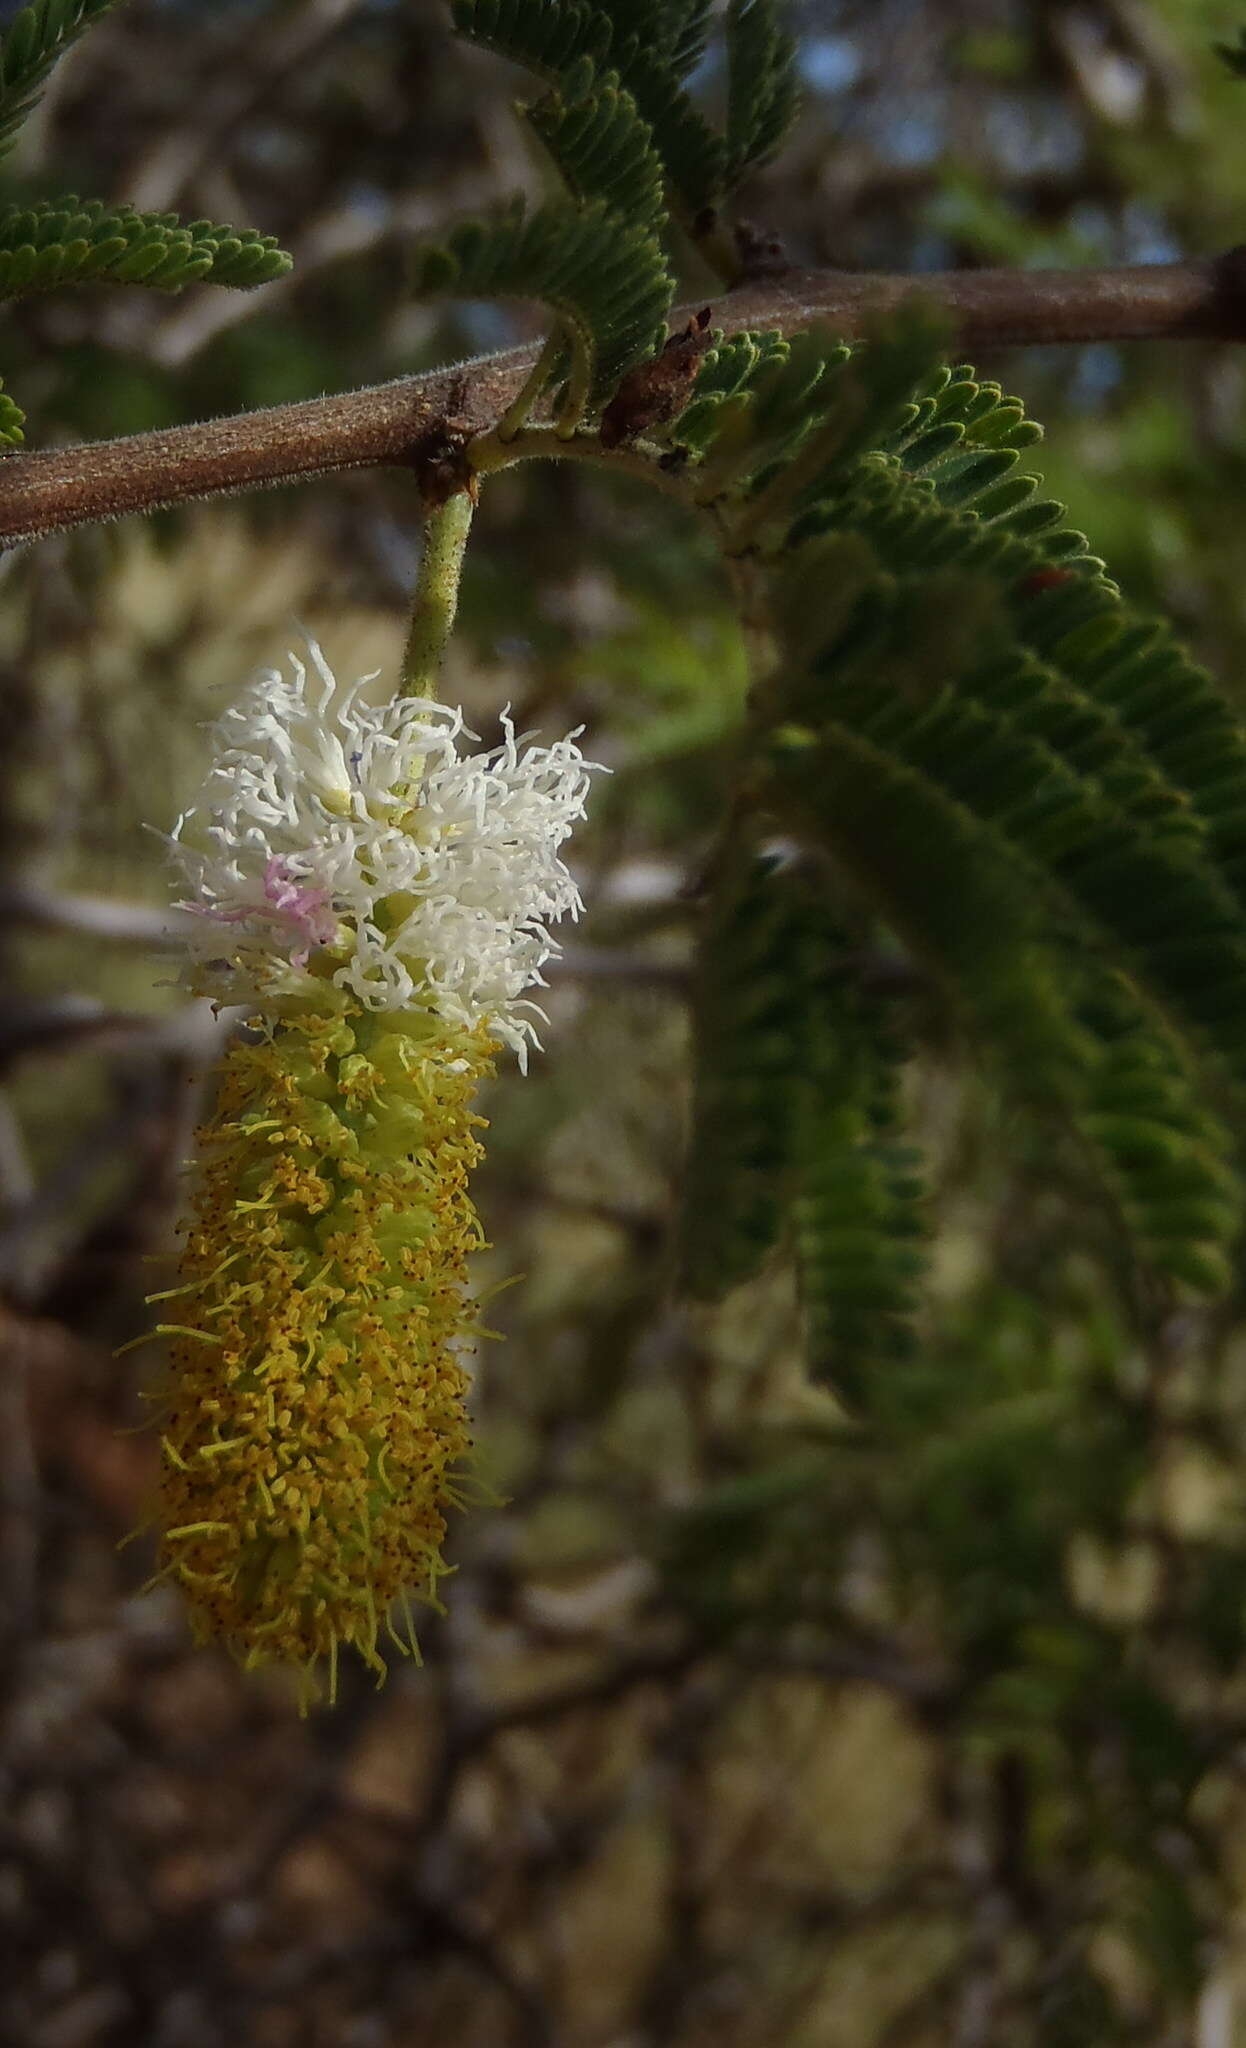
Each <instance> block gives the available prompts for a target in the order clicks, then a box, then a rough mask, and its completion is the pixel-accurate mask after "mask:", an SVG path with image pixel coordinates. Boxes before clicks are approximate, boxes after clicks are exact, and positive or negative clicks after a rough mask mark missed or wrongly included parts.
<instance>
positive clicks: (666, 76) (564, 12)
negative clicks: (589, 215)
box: [453, 0, 796, 234]
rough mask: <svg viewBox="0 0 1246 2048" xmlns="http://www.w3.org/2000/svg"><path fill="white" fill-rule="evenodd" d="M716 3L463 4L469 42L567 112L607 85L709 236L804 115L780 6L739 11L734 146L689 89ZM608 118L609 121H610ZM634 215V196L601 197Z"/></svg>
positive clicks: (688, 215) (733, 61)
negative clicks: (536, 82)
mask: <svg viewBox="0 0 1246 2048" xmlns="http://www.w3.org/2000/svg"><path fill="white" fill-rule="evenodd" d="M711 14H712V9H711V7H710V5H709V0H455V4H454V7H453V15H454V25H455V27H456V29H457V30H458V31H459V34H460V35H463V36H466V37H468V38H469V39H470V40H471V41H472V42H475V43H480V44H482V45H483V46H484V47H485V48H487V49H491V50H496V51H497V52H498V54H499V55H501V56H504V57H508V58H510V59H511V61H512V62H513V63H517V64H523V65H526V66H527V68H528V69H529V70H531V71H534V72H535V73H536V74H537V76H538V77H540V78H543V79H544V80H545V81H546V83H547V84H549V85H552V86H554V87H555V88H556V89H557V90H558V91H559V92H560V93H561V94H562V95H563V96H564V98H565V99H567V100H568V101H576V100H583V99H585V98H586V97H587V96H588V95H589V94H590V93H593V92H595V91H599V90H600V89H601V87H602V86H604V84H605V80H606V76H607V74H613V76H614V79H615V81H616V82H617V84H618V85H619V86H621V87H622V88H623V90H625V91H626V92H628V93H629V94H630V95H631V97H632V99H633V101H634V103H635V105H636V107H637V109H638V112H639V114H640V117H641V119H642V120H643V121H644V122H645V124H646V125H647V127H648V128H649V130H650V132H651V136H652V142H653V147H654V149H655V150H656V153H657V156H658V158H659V160H660V162H661V165H662V168H663V173H664V178H665V182H666V185H667V187H668V189H669V191H670V194H671V198H672V201H673V204H674V207H675V210H676V211H677V212H678V213H679V214H680V216H681V217H682V219H683V221H684V223H685V225H686V226H688V227H689V228H690V229H691V230H692V231H693V232H694V233H696V234H700V233H701V232H702V226H703V223H704V221H705V220H706V219H707V218H708V217H710V216H713V215H715V214H716V212H717V210H718V209H719V208H721V206H722V203H723V201H724V199H725V198H726V197H727V195H728V194H729V193H730V191H731V190H732V189H733V187H734V186H735V185H736V184H737V183H738V182H739V180H740V178H741V177H742V176H743V175H744V174H745V172H746V171H747V170H749V169H750V168H752V167H753V166H755V165H758V164H763V163H765V162H767V161H768V160H769V159H770V157H772V156H773V155H774V153H775V151H776V150H777V149H778V147H779V145H780V143H781V142H782V140H783V137H784V135H785V134H786V133H787V130H788V128H789V127H790V126H791V123H792V120H793V119H794V117H795V112H796V90H795V46H794V44H793V43H792V40H791V38H790V37H789V36H787V35H786V34H785V33H784V32H783V30H782V28H781V27H780V25H779V21H778V18H777V12H776V9H775V7H774V5H773V0H732V5H731V6H730V8H729V9H728V13H727V20H726V39H727V66H728V106H727V133H726V136H725V137H724V136H719V135H717V134H715V132H714V130H713V129H712V128H711V127H710V125H709V123H708V122H707V121H706V120H705V118H704V116H703V115H702V114H701V113H700V112H699V111H698V109H697V107H696V106H695V105H694V103H693V101H692V99H691V98H690V97H689V95H688V93H687V91H686V90H685V87H684V84H683V80H684V78H685V77H686V76H687V74H688V72H689V71H690V70H692V69H693V67H694V66H695V65H696V63H697V62H698V60H699V58H700V56H701V53H702V51H703V50H704V47H705V42H706V36H707V33H708V28H709V23H710V18H711ZM601 118H603V119H605V118H606V115H605V110H604V109H603V111H602V116H601ZM602 196H603V197H606V198H610V199H612V201H613V203H614V204H615V205H616V206H617V207H618V208H619V210H620V211H625V210H626V209H625V205H624V192H623V186H622V184H620V185H619V186H617V187H615V188H613V189H609V190H607V189H602Z"/></svg>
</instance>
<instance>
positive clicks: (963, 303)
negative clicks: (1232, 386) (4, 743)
mask: <svg viewBox="0 0 1246 2048" xmlns="http://www.w3.org/2000/svg"><path fill="white" fill-rule="evenodd" d="M914 291H920V292H921V294H922V296H923V297H925V298H926V299H928V300H931V301H932V302H934V303H936V304H938V305H941V306H942V307H944V309H945V310H946V312H947V313H948V315H949V320H950V326H951V331H952V336H953V343H952V345H953V346H954V347H955V348H957V349H963V350H964V351H966V353H968V354H971V355H972V354H975V353H976V352H977V351H979V350H981V349H984V348H994V347H999V346H1001V345H1005V344H1007V345H1011V344H1014V343H1018V344H1022V343H1023V344H1029V345H1033V344H1039V343H1043V344H1056V343H1067V342H1085V341H1126V340H1146V339H1150V340H1189V339H1192V338H1195V337H1199V336H1202V337H1210V338H1218V339H1221V340H1226V341H1241V340H1246V251H1243V250H1237V249H1234V250H1230V251H1229V252H1228V254H1227V255H1224V256H1220V257H1215V258H1211V259H1209V260H1206V261H1201V262H1192V263H1160V264H1153V265H1135V266H1133V267H1131V268H1128V269H1120V270H1087V271H1080V270H1049V271H1041V270H1036V271H1013V270H978V271H966V272H960V271H952V272H946V273H942V274H930V275H928V276H923V277H920V278H913V277H881V276H871V275H857V274H856V273H853V272H848V271H842V270H790V271H787V272H785V273H783V275H782V276H779V277H775V278H766V279H764V280H763V281H761V282H760V283H757V284H750V285H744V286H741V287H740V288H739V289H737V290H735V291H732V292H730V293H728V294H727V296H726V297H725V298H723V299H721V300H720V301H719V302H718V304H717V305H716V306H715V308H714V322H715V325H717V326H720V327H723V328H726V329H727V330H728V331H731V330H733V329H736V328H741V327H760V328H778V329H779V330H780V332H782V333H784V334H795V333H797V332H798V331H799V330H800V329H801V328H804V327H808V326H809V324H810V322H811V321H815V320H821V321H824V322H825V323H826V325H827V326H828V327H830V328H831V329H832V330H833V331H834V332H835V333H836V334H838V335H840V336H842V337H843V339H844V340H846V341H852V340H854V339H857V338H858V337H860V335H861V334H862V333H863V332H864V331H865V329H866V328H868V326H869V324H870V322H871V321H872V320H873V319H874V318H875V317H876V316H877V315H878V314H879V313H885V312H886V311H887V310H888V309H889V308H891V307H894V306H896V305H898V304H899V302H900V301H901V300H902V299H903V298H905V297H907V296H909V295H910V294H911V293H913V292H914ZM693 310H695V309H693ZM687 317H688V309H685V311H684V313H682V314H679V315H677V316H676V320H677V323H678V322H679V321H682V320H684V319H686V318H687ZM535 361H536V352H534V351H533V350H531V349H511V350H509V351H507V352H506V353H505V354H502V355H496V356H484V357H481V358H479V359H478V360H477V361H475V362H470V363H465V364H460V365H458V366H457V367H455V368H451V369H445V370H436V371H433V372H431V373H427V374H424V375H422V376H417V377H403V378H400V379H399V380H398V381H397V382H395V383H392V384H380V385H374V386H373V387H371V388H370V389H367V390H363V391H347V392H335V393H333V394H331V395H330V396H328V397H326V398H313V399H307V400H305V401H303V402H302V403H300V404H297V405H285V406H276V407H270V408H267V409H265V410H262V411H258V412H253V413H242V414H239V415H237V416H235V417H234V418H231V419H219V420H207V421H204V422H202V423H201V424H197V425H194V426H185V427H172V428H167V429H162V430H159V431H157V432H155V433H150V434H134V435H131V436H129V437H127V438H126V439H124V440H118V441H102V442H96V443H94V444H85V445H83V446H80V447H77V448H67V449H61V448H58V449H54V450H49V451H48V452H46V453H40V454H31V455H9V456H6V457H4V458H2V459H0V545H3V544H4V543H6V542H7V543H10V544H11V543H12V542H14V541H20V540H29V539H33V538H34V537H35V536H36V535H39V534H44V533H54V532H57V531H59V530H61V529H63V528H66V527H72V526H83V525H86V524H88V523H89V522H90V521H92V520H97V519H115V518H118V517H120V516H121V515H123V514H125V513H129V512H150V511H153V510H154V509H155V508H156V507H157V506H159V505H172V504H179V503H183V502H185V501H186V500H188V499H192V498H208V497H216V496H219V495H221V494H222V493H225V492H229V491H241V490H256V489H262V488H264V487H265V486H267V485H270V484H279V483H285V482H289V481H290V480H292V479H294V478H298V477H310V476H322V475H325V474H326V473H329V472H332V471H335V470H347V469H364V468H369V467H372V466H375V465H380V464H386V463H393V464H399V465H405V466H410V465H412V464H413V463H414V464H417V465H418V463H419V461H420V459H421V457H422V456H423V455H424V453H425V452H426V451H427V450H429V449H442V448H444V445H445V441H446V437H447V434H450V435H451V436H459V437H461V439H462V440H463V441H466V440H468V439H470V437H471V436H472V435H473V434H479V433H484V432H487V431H488V430H490V429H492V428H494V427H495V426H496V425H497V422H498V420H499V419H500V418H501V417H502V416H503V415H504V414H505V412H506V409H507V407H508V406H510V405H511V404H512V403H513V402H514V400H515V399H516V397H517V396H518V395H519V394H520V392H521V391H522V390H523V387H524V384H525V381H526V379H527V378H528V377H529V375H530V374H531V372H532V368H533V365H534V363H535ZM616 466H618V465H617V464H616Z"/></svg>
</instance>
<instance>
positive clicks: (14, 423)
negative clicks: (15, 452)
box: [0, 388, 26, 448]
mask: <svg viewBox="0 0 1246 2048" xmlns="http://www.w3.org/2000/svg"><path fill="white" fill-rule="evenodd" d="M25 419H26V415H25V413H24V412H23V411H22V408H21V406H20V405H16V404H15V403H14V401H13V400H12V399H11V398H10V397H9V394H8V392H7V391H5V390H4V389H3V388H0V441H2V442H6V443H7V444H8V446H9V447H10V448H20V447H21V445H22V442H23V441H24V440H25V438H26V436H25V435H24V434H23V432H22V427H23V424H24V422H25Z"/></svg>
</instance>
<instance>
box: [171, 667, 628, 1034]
mask: <svg viewBox="0 0 1246 2048" xmlns="http://www.w3.org/2000/svg"><path fill="white" fill-rule="evenodd" d="M308 655H309V663H310V669H311V673H310V674H309V671H308V667H307V666H305V665H304V663H303V662H301V661H298V660H296V659H295V658H294V657H293V656H291V668H292V679H291V680H288V681H287V680H286V678H285V677H284V676H283V675H281V674H279V673H278V672H276V671H268V672H266V673H265V674H264V675H262V676H261V677H260V678H259V679H258V681H257V682H256V683H254V684H253V685H252V686H251V688H250V689H249V690H248V692H247V694H246V695H245V697H244V698H243V700H242V702H241V703H240V704H238V705H236V706H235V707H234V708H233V709H231V710H229V711H227V712H226V713H225V714H224V716H223V717H222V718H221V719H219V720H218V721H217V723H216V724H215V726H214V727H213V728H212V737H213V741H214V759H213V763H212V767H211V768H210V770H209V772H208V776H207V780H206V783H205V785H204V788H203V792H202V795H201V797H200V800H199V802H198V803H197V804H195V805H194V807H193V808H192V809H191V810H189V811H186V812H185V813H184V814H183V815H182V817H180V818H179V819H178V822H177V825H176V827H175V828H174V832H173V837H172V841H171V844H172V847H173V853H174V858H175V861H176V863H177V866H178V868H179V870H180V873H181V876H182V878H183V881H184V885H185V887H186V889H187V891H188V900H186V901H183V902H182V903H181V904H180V905H179V908H181V909H184V910H189V911H190V912H192V913H193V920H192V923H191V928H190V934H189V941H188V943H189V946H190V952H191V959H190V962H189V963H188V967H187V973H186V979H187V980H188V981H189V983H190V985H191V986H192V987H193V988H195V989H196V990H197V991H198V992H199V993H201V994H204V995H211V996H213V997H215V998H216V999H217V1000H218V1001H220V1002H225V1003H245V1002H251V1001H254V1002H256V1003H258V1004H259V1005H260V1007H261V1008H263V1009H265V1010H268V1011H270V1012H274V1013H279V1012H280V1009H281V1007H282V1003H283V1002H284V1001H286V1000H289V999H290V998H295V999H305V998H306V997H307V996H309V995H314V994H315V993H316V991H317V990H319V991H320V992H321V994H323V991H324V987H325V980H326V978H328V979H330V980H331V981H332V983H333V984H334V985H336V987H338V988H339V989H342V990H343V991H346V992H347V993H349V994H350V995H351V996H353V997H355V998H356V999H357V1000H358V1001H359V1002H361V1003H363V1004H364V1005H366V1006H367V1007H368V1008H369V1009H374V1010H401V1009H405V1008H407V1007H408V1006H410V1005H412V1004H417V1003H419V1004H431V1005H432V1006H433V1007H434V1008H435V1009H437V1010H438V1011H439V1012H440V1013H441V1014H442V1015H444V1016H446V1017H447V1018H449V1019H450V1020H451V1021H453V1022H455V1023H459V1024H468V1025H471V1024H475V1023H478V1022H481V1021H487V1022H488V1024H489V1026H490V1028H491V1029H492V1030H493V1031H494V1033H495V1034H496V1036H497V1037H498V1038H500V1039H502V1040H503V1041H504V1042H506V1043H507V1044H509V1045H511V1046H513V1047H514V1049H515V1050H516V1052H517V1053H518V1054H519V1057H520V1061H521V1063H523V1062H526V1055H527V1049H528V1046H529V1044H530V1043H535V1042H536V1033H535V1020H536V1019H538V1018H540V1016H541V1014H542V1013H541V1011H540V1010H539V1008H538V1007H537V1005H536V1004H535V1003H533V1002H531V1001H527V1000H525V999H524V991H525V990H526V989H529V988H531V987H533V986H534V985H541V983H542V977H541V968H542V966H543V965H544V963H545V962H546V961H547V960H548V959H549V958H550V957H551V955H552V954H554V953H556V951H557V946H556V944H555V942H554V940H553V939H552V938H551V936H550V933H549V929H548V927H549V925H550V924H551V923H552V922H554V921H555V920H556V919H558V918H560V917H565V916H567V915H570V916H572V917H576V916H578V915H579V912H580V910H581V908H582V907H583V906H582V904H581V902H580V895H579V891H578V889H577V888H576V885H575V883H574V881H573V880H572V877H571V875H570V874H569V873H568V871H567V869H566V867H565V866H564V864H563V862H562V861H561V860H560V859H559V857H558V850H559V848H560V847H561V846H562V844H563V841H564V840H565V839H566V838H567V836H568V834H569V833H570V831H571V828H572V825H573V824H574V822H575V820H576V819H577V818H580V817H582V816H583V815H584V802H585V798H586V796H587V794H588V787H589V778H590V776H591V774H592V772H593V766H594V764H592V763H590V762H587V761H585V759H584V757H583V755H582V754H581V752H580V750H579V748H578V747H577V746H576V745H575V739H576V735H575V734H572V735H571V736H570V737H569V738H567V739H564V740H559V741H558V742H557V743H556V744H555V745H554V746H552V747H536V746H530V745H527V744H526V743H525V741H524V740H523V739H519V740H517V739H516V737H515V733H514V729H513V727H512V725H511V722H510V719H509V718H508V717H504V718H503V720H502V725H503V730H504V732H505V734H506V738H505V740H504V742H503V744H502V745H501V746H500V747H498V748H496V749H495V750H494V751H493V752H491V753H476V754H471V753H466V754H460V753H459V751H458V746H457V742H458V740H459V739H460V738H461V737H465V738H467V739H472V738H474V737H475V735H474V734H471V733H468V732H467V731H466V728H465V727H464V724H463V714H462V712H461V711H456V710H452V709H450V708H449V707H448V706H447V705H444V704H438V703H435V702H433V701H432V700H430V699H427V698H412V697H408V698H398V699H396V700H394V701H393V702H391V703H388V704H385V705H382V706H379V707H376V706H372V705H370V704H366V703H363V702H361V701H360V691H361V689H362V688H363V687H365V686H366V684H367V683H369V682H371V681H372V680H373V678H372V677H370V676H365V677H362V678H361V679H360V680H359V682H357V683H355V684H354V685H353V686H351V687H350V688H347V689H343V688H342V687H341V686H339V684H338V682H337V680H336V678H335V677H334V675H333V672H332V670H331V669H330V668H329V666H328V664H327V663H326V661H325V659H324V656H323V655H322V654H321V651H320V649H319V647H318V646H317V645H316V643H315V642H314V641H310V642H309V643H308Z"/></svg>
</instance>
